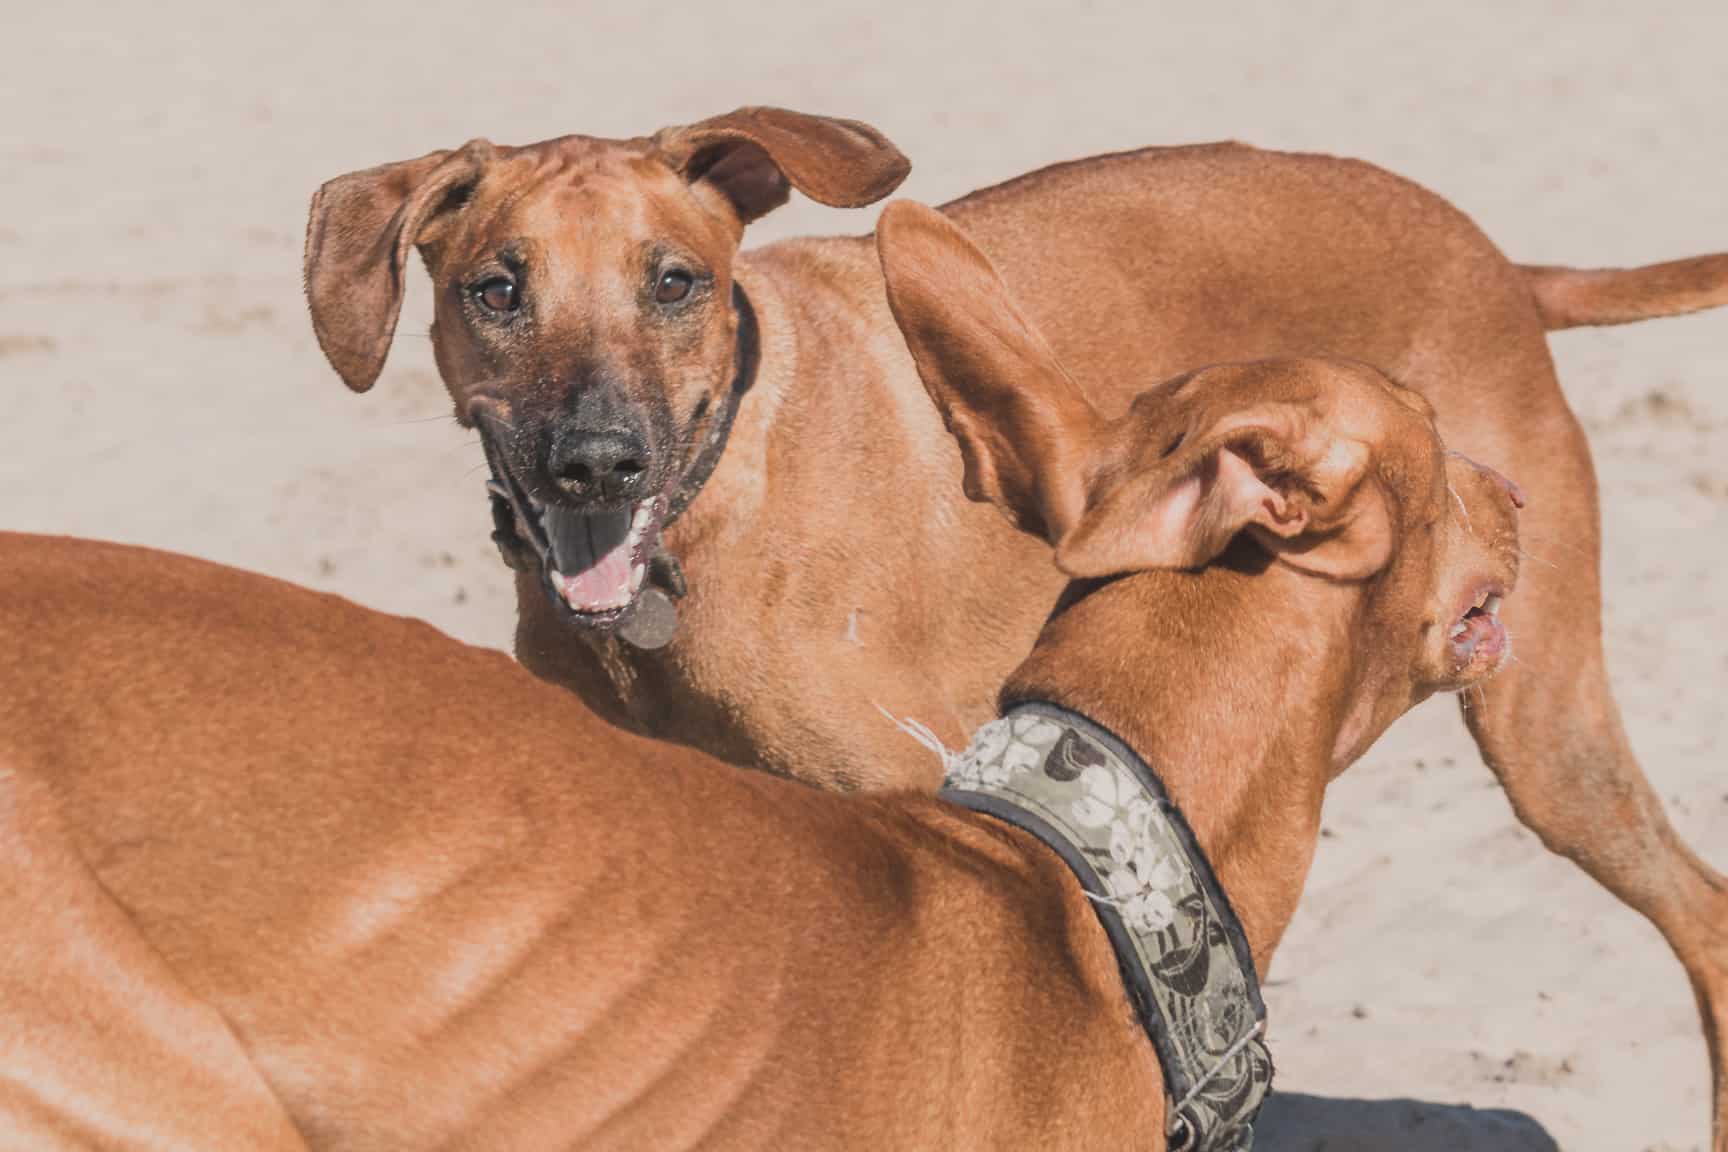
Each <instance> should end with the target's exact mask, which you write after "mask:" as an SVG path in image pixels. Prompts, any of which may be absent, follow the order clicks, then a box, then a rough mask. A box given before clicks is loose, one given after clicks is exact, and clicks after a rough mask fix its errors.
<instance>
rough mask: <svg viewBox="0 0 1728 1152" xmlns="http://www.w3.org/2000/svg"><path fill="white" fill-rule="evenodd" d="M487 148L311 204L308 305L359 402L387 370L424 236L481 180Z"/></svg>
mask: <svg viewBox="0 0 1728 1152" xmlns="http://www.w3.org/2000/svg"><path fill="white" fill-rule="evenodd" d="M489 151H490V145H488V144H486V143H485V141H480V140H476V141H472V142H470V143H468V144H466V145H464V146H463V147H462V148H460V149H458V150H456V151H454V152H450V151H445V152H433V153H431V154H429V155H426V156H422V157H420V158H419V159H417V160H404V161H402V162H400V163H397V164H385V165H383V166H382V167H379V168H368V169H366V170H365V171H364V172H350V173H349V174H348V175H346V176H338V177H336V179H334V180H331V181H330V182H329V183H327V184H325V185H324V186H323V187H322V188H320V189H318V191H317V192H316V193H315V194H314V195H313V197H312V208H311V212H310V214H309V217H308V219H307V222H306V264H305V272H306V301H307V304H308V305H309V306H310V307H311V310H312V329H313V331H314V332H316V333H317V334H318V345H319V347H321V348H323V349H324V355H325V356H326V357H327V358H328V359H329V361H330V365H331V367H333V368H335V369H336V372H337V374H338V375H340V376H341V377H342V379H343V381H344V382H345V383H346V384H347V385H348V387H350V388H352V389H353V390H354V391H356V392H364V391H366V390H367V389H368V388H370V387H372V385H373V383H374V382H375V381H376V380H377V379H378V374H379V373H380V372H382V371H383V370H384V359H385V357H386V355H388V354H389V351H390V338H391V336H392V335H394V334H395V331H396V318H397V316H399V315H400V314H401V311H402V275H403V272H404V270H405V268H406V267H407V263H408V253H409V252H410V251H411V250H412V249H413V247H414V245H415V243H416V242H417V241H418V240H419V238H420V233H421V230H422V229H424V228H425V227H426V225H427V224H428V223H430V222H431V221H432V219H433V218H435V217H436V216H437V215H438V214H439V213H440V212H442V211H445V210H447V209H449V208H452V207H454V206H455V205H456V204H458V203H460V202H461V200H462V199H463V198H464V195H465V193H466V192H467V191H469V190H471V189H472V188H473V186H474V182H475V181H476V180H477V179H478V178H479V175H480V167H481V161H482V158H483V157H484V156H485V155H486V154H487V153H488V152H489Z"/></svg>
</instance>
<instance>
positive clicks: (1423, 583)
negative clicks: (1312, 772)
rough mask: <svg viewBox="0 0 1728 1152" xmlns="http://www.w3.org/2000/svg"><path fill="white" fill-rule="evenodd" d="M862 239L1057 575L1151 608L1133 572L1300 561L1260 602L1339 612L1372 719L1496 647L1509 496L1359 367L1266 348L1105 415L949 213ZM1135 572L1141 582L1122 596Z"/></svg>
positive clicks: (937, 392)
mask: <svg viewBox="0 0 1728 1152" xmlns="http://www.w3.org/2000/svg"><path fill="white" fill-rule="evenodd" d="M877 246H878V249H879V251H880V254H881V257H882V266H883V271H884V273H885V275H886V279H887V287H888V299H889V304H890V306H891V308H892V310H893V313H894V317H895V320H896V322H897V323H898V324H899V325H900V328H901V330H902V332H903V333H904V334H905V336H906V339H907V344H908V346H909V347H910V349H911V351H912V355H913V358H914V360H915V361H916V363H917V366H918V371H919V374H920V376H922V378H923V380H924V383H925V386H926V388H927V389H928V391H929V392H930V395H931V397H932V399H934V400H935V402H936V404H937V406H938V407H939V408H940V409H941V411H942V414H943V417H944V419H945V421H946V423H947V425H948V428H949V430H950V431H951V432H952V433H953V434H954V436H955V438H956V439H957V440H958V441H959V444H960V449H961V454H962V456H963V458H964V461H965V484H966V492H967V494H968V495H969V496H971V497H972V498H973V499H975V500H983V501H988V502H990V503H993V504H995V505H996V506H997V507H998V508H999V509H1001V510H1002V511H1003V512H1004V513H1005V514H1006V515H1007V516H1008V517H1009V518H1010V519H1011V520H1013V522H1014V523H1015V524H1016V525H1018V526H1019V527H1020V528H1022V529H1023V530H1025V531H1028V532H1031V533H1033V534H1035V535H1038V536H1042V537H1043V538H1044V539H1046V540H1048V541H1049V542H1050V543H1051V544H1052V545H1053V546H1054V547H1055V550H1056V562H1057V564H1058V566H1059V567H1060V568H1062V570H1063V571H1065V572H1066V573H1068V574H1069V575H1070V576H1072V577H1075V578H1076V579H1078V580H1082V581H1088V582H1095V581H1098V580H1101V579H1104V578H1110V577H1124V578H1125V579H1121V580H1117V581H1115V582H1114V584H1115V585H1116V587H1117V588H1118V589H1120V590H1121V591H1122V594H1121V595H1120V596H1119V597H1117V598H1115V599H1114V600H1113V601H1112V603H1114V604H1124V605H1130V606H1131V608H1132V611H1133V612H1134V613H1154V614H1155V613H1157V612H1158V611H1160V605H1159V603H1158V602H1157V598H1156V595H1155V594H1154V593H1153V591H1152V590H1153V589H1155V588H1157V587H1167V586H1168V582H1167V581H1164V582H1162V583H1157V582H1142V581H1138V580H1136V575H1137V574H1140V573H1145V572H1150V571H1154V570H1172V569H1178V570H1200V569H1205V568H1208V567H1209V566H1212V565H1213V564H1214V563H1216V562H1219V561H1221V560H1222V559H1224V558H1225V554H1226V552H1227V551H1228V552H1230V562H1231V563H1232V564H1233V566H1234V568H1235V569H1236V570H1237V571H1242V570H1246V571H1250V572H1252V571H1256V570H1259V569H1263V568H1264V567H1266V566H1281V567H1283V568H1285V569H1287V570H1295V571H1297V572H1300V573H1303V574H1306V575H1308V576H1312V578H1313V580H1312V581H1307V580H1298V581H1279V582H1277V584H1276V585H1273V584H1266V585H1261V587H1263V588H1266V589H1267V590H1268V593H1269V594H1274V595H1278V596H1282V597H1283V599H1281V600H1278V601H1277V602H1272V603H1265V604H1263V605H1257V608H1264V609H1265V615H1266V616H1267V617H1268V622H1269V625H1270V626H1273V627H1276V626H1278V625H1279V624H1280V622H1283V623H1284V624H1286V625H1287V626H1289V627H1291V628H1310V627H1311V626H1313V625H1314V624H1315V623H1316V622H1315V621H1314V620H1312V619H1308V618H1305V616H1304V614H1305V613H1306V614H1307V615H1308V616H1312V615H1313V609H1314V607H1315V605H1317V604H1325V605H1328V609H1327V616H1326V619H1327V620H1328V621H1333V620H1335V619H1336V620H1337V621H1339V622H1337V623H1326V624H1323V625H1321V626H1322V627H1325V628H1339V627H1342V628H1344V629H1346V630H1347V632H1346V633H1345V634H1347V635H1348V637H1349V638H1350V640H1351V642H1352V643H1354V644H1355V645H1357V650H1358V651H1359V652H1360V653H1361V654H1362V661H1363V667H1364V668H1365V669H1368V670H1370V671H1369V672H1368V673H1367V674H1366V680H1365V681H1364V682H1365V683H1372V685H1373V686H1374V694H1375V700H1374V702H1373V703H1374V706H1375V708H1376V709H1377V712H1376V714H1384V713H1386V712H1387V711H1390V712H1391V714H1393V715H1395V714H1396V711H1397V710H1401V708H1403V707H1408V706H1409V705H1410V704H1411V703H1413V702H1414V701H1415V700H1416V699H1420V698H1421V697H1422V696H1424V695H1426V694H1428V693H1430V692H1432V691H1435V690H1444V689H1460V688H1463V687H1466V686H1468V685H1471V684H1474V683H1476V682H1478V681H1480V680H1481V679H1482V678H1483V677H1485V676H1487V675H1489V674H1491V673H1492V672H1494V671H1495V670H1496V669H1497V668H1498V667H1499V666H1500V665H1501V664H1502V663H1503V662H1504V660H1505V659H1506V657H1507V655H1508V653H1509V643H1508V640H1507V636H1506V633H1505V630H1504V628H1503V626H1502V624H1501V622H1500V619H1499V607H1500V599H1501V597H1502V596H1503V595H1505V594H1506V593H1507V592H1508V591H1509V590H1510V589H1511V587H1512V584H1513V581H1514V579H1515V578H1516V575H1517V569H1518V555H1519V553H1518V536H1517V518H1516V508H1517V507H1519V506H1521V503H1522V496H1521V495H1520V494H1519V492H1518V490H1517V488H1516V487H1515V486H1513V485H1512V484H1511V483H1510V482H1509V481H1507V480H1505V479H1504V478H1503V477H1501V476H1500V475H1499V474H1498V473H1496V472H1494V471H1492V470H1491V469H1488V468H1484V467H1481V466H1479V465H1477V464H1475V463H1473V462H1471V461H1469V460H1466V459H1464V458H1463V457H1461V456H1458V455H1456V454H1453V453H1449V452H1447V451H1446V449H1445V448H1444V446H1443V444H1442V443H1441V440H1440V436H1439V433H1438V431H1437V430H1436V428H1435V425H1434V413H1433V410H1432V409H1431V408H1430V407H1429V405H1428V403H1427V402H1426V401H1425V400H1424V399H1423V398H1422V397H1421V396H1419V395H1417V394H1416V393H1414V392H1411V391H1409V390H1407V389H1405V388H1402V387H1399V386H1398V385H1397V384H1395V383H1393V382H1392V381H1390V380H1389V379H1387V378H1386V377H1385V376H1384V375H1382V374H1381V373H1380V372H1378V371H1376V370H1375V369H1373V368H1371V367H1369V366H1367V365H1365V364H1360V363H1356V362H1351V361H1341V360H1321V359H1303V360H1267V361H1260V362H1256V363H1247V364H1225V365H1219V366H1214V367H1209V368H1204V369H1201V370H1199V371H1196V372H1192V373H1189V374H1187V375H1185V376H1182V377H1178V378H1176V379H1174V380H1170V381H1166V382H1164V383H1161V384H1157V385H1154V386H1152V387H1149V388H1148V389H1146V390H1145V391H1144V392H1142V393H1141V394H1140V395H1139V396H1138V397H1137V398H1136V399H1135V401H1134V403H1133V404H1132V405H1131V407H1130V408H1129V409H1128V411H1127V412H1125V413H1124V414H1122V415H1121V416H1119V417H1117V418H1115V419H1107V418H1106V417H1105V416H1103V415H1102V414H1101V413H1100V412H1099V411H1098V410H1097V409H1096V408H1094V407H1093V406H1092V405H1091V404H1090V403H1089V402H1088V401H1087V399H1086V397H1085V396H1084V395H1083V394H1082V393H1081V391H1080V389H1079V388H1078V387H1077V386H1076V385H1075V383H1074V381H1073V380H1072V379H1071V378H1070V377H1069V376H1068V375H1067V373H1066V372H1065V371H1064V370H1063V368H1062V366H1061V365H1060V364H1059V363H1058V362H1057V361H1056V359H1055V357H1054V355H1053V354H1052V353H1051V351H1050V349H1049V347H1048V345H1047V344H1045V342H1044V341H1043V339H1042V338H1041V337H1040V336H1039V334H1038V333H1037V331H1036V330H1035V329H1034V328H1033V326H1032V325H1031V323H1030V322H1029V321H1028V320H1027V319H1026V318H1025V317H1024V316H1023V315H1022V314H1021V313H1020V311H1019V309H1018V308H1017V306H1016V305H1015V303H1014V301H1013V299H1012V298H1011V296H1010V295H1009V293H1008V290H1007V289H1006V287H1005V286H1004V285H1003V284H1002V282H1001V280H1000V279H999V277H998V276H997V274H996V272H995V270H994V269H993V268H992V267H991V265H990V262H989V261H988V259H987V258H986V257H985V256H984V255H983V253H981V252H980V251H979V250H978V249H977V248H976V247H974V246H973V245H972V244H971V243H970V242H969V241H968V240H967V238H966V237H965V236H964V235H963V234H962V233H961V231H960V230H959V229H958V228H957V227H956V226H955V225H954V224H952V223H951V222H949V221H948V220H947V219H946V218H945V217H943V216H941V215H940V214H938V213H936V212H933V211H931V210H929V209H927V208H924V207H922V206H920V205H915V204H911V203H907V202H900V203H896V204H892V205H889V207H888V208H887V210H886V211H884V213H883V214H882V219H881V221H880V223H879V225H878V229H877ZM1232 579H1234V578H1233V577H1232ZM1229 582H1230V581H1226V583H1229ZM1142 583H1143V584H1144V589H1145V591H1146V593H1147V594H1146V595H1140V594H1139V593H1137V592H1135V591H1133V589H1134V588H1135V586H1136V585H1138V584H1142ZM1237 586H1239V585H1234V584H1232V587H1237ZM1274 588H1276V589H1279V590H1282V591H1279V592H1276V593H1273V592H1272V590H1273V589H1274ZM1339 602H1343V603H1347V604H1348V605H1349V607H1348V609H1347V615H1346V616H1343V617H1336V618H1335V617H1334V616H1333V614H1332V612H1333V610H1332V609H1331V608H1330V605H1332V604H1334V603H1339ZM1109 623H1110V625H1111V628H1112V636H1113V637H1114V638H1115V639H1113V641H1112V643H1113V644H1115V645H1119V644H1121V643H1131V641H1130V640H1128V639H1126V638H1127V637H1131V636H1132V634H1133V633H1132V629H1133V626H1134V625H1133V621H1132V620H1131V619H1128V618H1122V619H1112V620H1111V621H1109ZM1106 647H1109V646H1106ZM1112 651H1115V652H1117V653H1119V652H1120V649H1119V648H1112Z"/></svg>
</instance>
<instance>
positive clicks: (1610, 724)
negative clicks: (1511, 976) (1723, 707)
mask: <svg viewBox="0 0 1728 1152" xmlns="http://www.w3.org/2000/svg"><path fill="white" fill-rule="evenodd" d="M1557 423H1558V424H1561V425H1563V426H1564V427H1562V429H1561V431H1560V433H1559V436H1558V437H1557V438H1565V437H1572V438H1576V440H1575V442H1574V443H1571V444H1566V443H1559V444H1552V445H1547V446H1546V448H1547V449H1548V450H1547V451H1543V450H1542V449H1543V446H1530V447H1531V448H1532V450H1533V451H1534V452H1540V453H1541V458H1542V459H1543V460H1545V461H1546V462H1547V467H1546V469H1544V473H1545V474H1544V475H1542V476H1541V479H1542V481H1543V487H1542V488H1541V489H1540V490H1537V491H1532V492H1531V495H1530V503H1529V506H1528V507H1527V508H1526V509H1525V512H1524V514H1523V517H1522V518H1521V522H1520V527H1521V529H1522V530H1523V535H1524V539H1526V540H1527V541H1530V549H1531V550H1532V551H1534V552H1537V553H1540V554H1542V555H1541V559H1540V560H1537V559H1535V558H1532V557H1527V558H1526V561H1525V564H1524V567H1523V571H1522V573H1521V574H1520V577H1519V587H1518V591H1517V593H1516V594H1515V595H1514V596H1513V597H1511V598H1510V600H1509V602H1508V604H1507V606H1506V613H1505V617H1506V624H1507V628H1508V630H1509V631H1510V632H1511V633H1512V635H1513V638H1514V649H1513V655H1514V657H1515V659H1516V663H1515V664H1514V665H1512V666H1511V667H1510V668H1508V669H1507V670H1506V671H1505V672H1503V673H1502V674H1501V675H1500V676H1498V677H1496V678H1495V679H1494V680H1491V681H1489V682H1488V684H1487V685H1486V686H1485V687H1484V688H1483V689H1482V690H1480V691H1473V692H1471V693H1470V694H1469V697H1468V699H1466V700H1465V701H1464V704H1465V708H1464V717H1465V720H1466V722H1467V723H1468V724H1469V726H1470V730H1471V733H1472V734H1473V735H1474V736H1475V738H1476V742H1477V744H1478V746H1479V747H1480V748H1481V749H1482V753H1483V756H1484V757H1485V758H1486V759H1487V761H1488V764H1489V766H1490V767H1492V768H1493V770H1494V772H1495V773H1496V775H1498V776H1499V778H1500V780H1501V783H1502V784H1503V785H1504V786H1505V789H1506V794H1507V795H1508V797H1510V799H1511V801H1512V806H1513V808H1514V809H1515V810H1516V812H1517V814H1518V818H1519V819H1520V820H1522V821H1523V822H1524V824H1525V825H1527V826H1528V827H1529V828H1530V829H1531V830H1532V831H1534V832H1535V833H1536V834H1537V835H1538V836H1539V837H1540V838H1541V839H1542V842H1543V843H1544V844H1546V845H1547V846H1548V847H1549V848H1550V849H1552V850H1553V851H1555V852H1558V853H1560V854H1561V855H1563V856H1566V857H1568V858H1569V859H1571V860H1572V861H1574V862H1575V863H1577V864H1578V866H1579V867H1581V868H1583V869H1584V870H1585V871H1586V872H1588V873H1589V874H1590V875H1591V876H1593V877H1595V878H1596V880H1597V881H1599V882H1600V883H1601V884H1602V885H1603V886H1604V887H1606V888H1607V889H1608V890H1609V891H1610V892H1612V893H1614V895H1616V896H1618V897H1619V898H1620V899H1621V900H1623V901H1625V902H1626V903H1627V904H1629V905H1631V906H1632V907H1633V908H1635V909H1637V910H1638V911H1639V912H1641V913H1643V914H1644V915H1645V916H1646V917H1647V918H1648V919H1649V920H1650V921H1651V922H1652V923H1653V924H1655V926H1656V927H1657V929H1659V930H1660V931H1661V933H1662V935H1663V936H1664V937H1666V939H1667V940H1668V943H1669V945H1670V946H1671V947H1672V948H1673V949H1674V952H1675V954H1676V955H1677V956H1678V957H1679V959H1680V962H1681V964H1683V965H1684V966H1685V968H1686V973H1687V975H1688V976H1689V977H1690V978H1691V981H1692V988H1693V991H1694V992H1695V993H1696V994H1697V998H1698V1006H1699V1010H1700V1012H1701V1013H1702V1015H1703V1025H1704V1034H1705V1038H1706V1041H1707V1043H1708V1044H1709V1049H1710V1064H1711V1074H1712V1077H1713V1091H1714V1097H1713V1099H1714V1102H1715V1118H1716V1131H1715V1135H1714V1142H1713V1144H1712V1145H1711V1147H1712V1148H1713V1149H1714V1150H1715V1152H1728V1132H1725V1131H1724V1125H1725V1124H1728V1073H1725V1069H1724V1067H1723V1064H1724V1059H1725V1058H1728V1047H1725V1046H1728V879H1725V878H1724V877H1723V876H1722V875H1721V874H1720V873H1718V872H1716V871H1715V870H1714V869H1713V868H1711V867H1710V866H1709V865H1708V864H1706V863H1705V862H1704V861H1702V860H1701V859H1699V858H1698V856H1697V855H1695V854H1694V853H1693V852H1692V851H1691V850H1690V849H1689V848H1687V846H1686V845H1685V844H1684V843H1682V842H1681V839H1680V837H1679V835H1678V834H1677V833H1676V832H1675V830H1674V828H1673V826H1672V825H1670V824H1669V822H1668V818H1667V816H1666V814H1665V813H1664V812H1663V810H1662V803H1661V800H1660V799H1659V798H1658V797H1657V795H1656V793H1655V791H1654V790H1653V789H1652V788H1651V786H1650V783H1649V781H1648V780H1646V779H1645V777H1644V773H1643V771H1642V769H1641V768H1640V767H1639V765H1638V761H1637V759H1636V758H1635V757H1634V755H1633V753H1632V749H1631V746H1630V745H1629V743H1628V742H1627V739H1626V733H1625V731H1624V729H1623V728H1622V726H1621V720H1620V712H1619V709H1618V708H1617V707H1616V706H1615V703H1614V700H1613V697H1612V695H1611V694H1610V691H1609V687H1608V678H1607V672H1606V665H1605V661H1604V656H1603V650H1602V636H1601V586H1600V577H1599V555H1600V533H1599V531H1598V527H1597V518H1596V504H1595V477H1594V475H1593V474H1592V472H1591V469H1590V466H1589V457H1588V456H1587V455H1585V454H1584V452H1583V451H1582V444H1581V441H1582V439H1583V433H1582V432H1581V431H1580V430H1579V429H1578V428H1577V425H1576V424H1575V423H1574V422H1571V421H1562V422H1557ZM1561 462H1566V463H1561ZM1562 471H1564V472H1566V473H1567V474H1565V475H1560V474H1558V473H1560V472H1562Z"/></svg>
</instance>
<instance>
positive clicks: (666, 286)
mask: <svg viewBox="0 0 1728 1152" xmlns="http://www.w3.org/2000/svg"><path fill="white" fill-rule="evenodd" d="M695 282H696V278H695V277H694V276H692V275H690V273H688V272H686V271H684V269H682V268H668V269H666V271H664V272H662V273H660V279H659V281H658V282H657V283H656V284H655V285H654V299H655V300H656V301H658V302H659V303H661V304H676V303H678V301H680V300H682V299H684V297H686V296H688V295H690V286H691V285H692V284H694V283H695Z"/></svg>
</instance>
